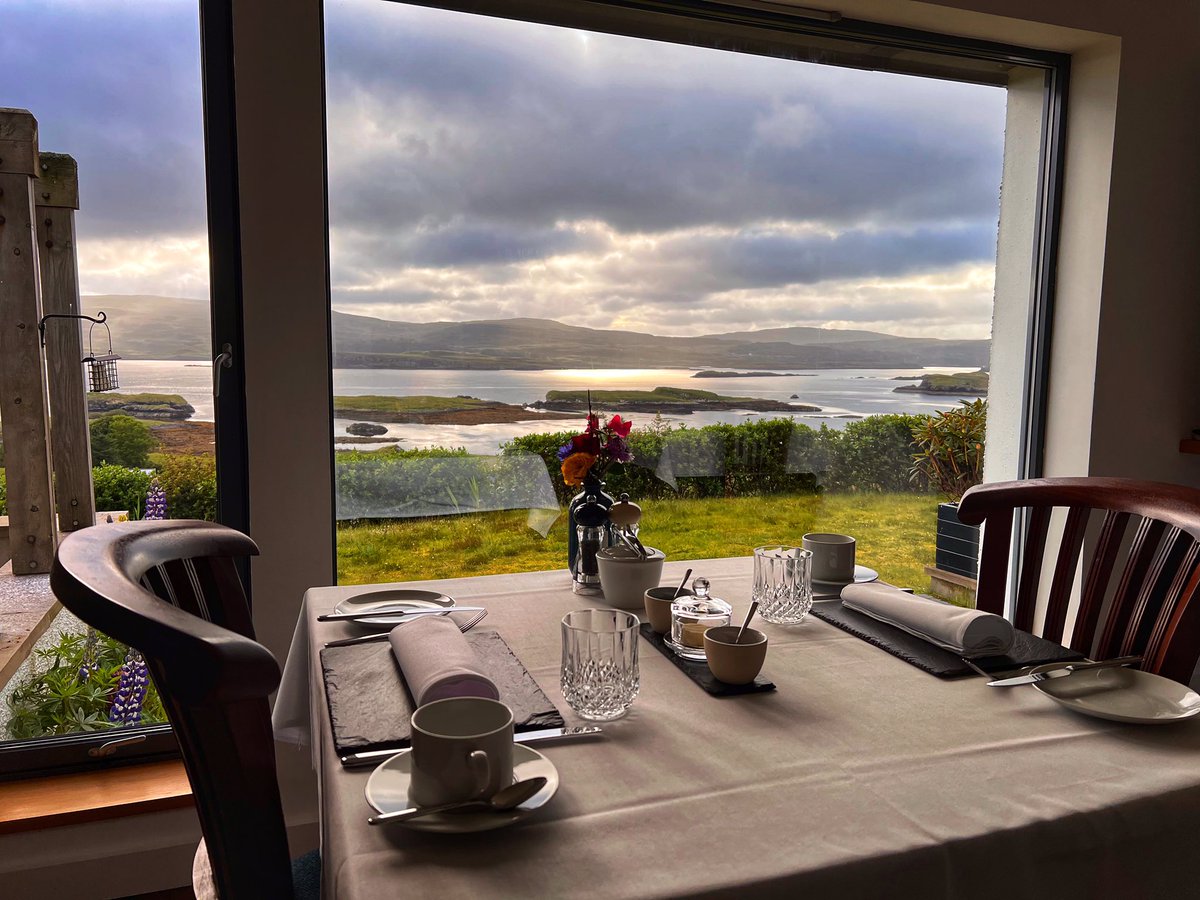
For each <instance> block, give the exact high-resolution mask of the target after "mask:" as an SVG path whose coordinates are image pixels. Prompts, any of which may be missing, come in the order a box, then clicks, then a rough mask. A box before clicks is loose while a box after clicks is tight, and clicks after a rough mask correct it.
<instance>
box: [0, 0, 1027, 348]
mask: <svg viewBox="0 0 1200 900" xmlns="http://www.w3.org/2000/svg"><path fill="white" fill-rule="evenodd" d="M326 29H327V34H326V50H327V82H328V97H327V100H328V146H329V162H330V171H329V196H330V203H331V209H330V221H331V232H330V244H331V254H332V260H333V272H332V283H333V298H334V303H335V305H336V306H337V307H338V308H339V309H345V310H347V311H352V312H358V313H363V314H367V315H385V316H388V317H391V318H397V319H408V320H436V319H463V318H484V317H504V316H540V317H550V318H560V319H564V320H569V321H572V322H577V323H581V324H589V325H593V326H596V327H609V326H616V327H622V326H628V327H635V326H636V327H638V328H642V329H646V330H658V331H664V332H676V333H680V334H694V333H700V332H702V331H703V330H705V329H713V328H717V329H725V330H731V329H733V328H747V327H755V326H763V327H766V326H770V325H786V324H818V325H819V324H835V323H842V324H846V323H849V324H851V325H854V326H855V327H861V326H863V325H869V326H870V327H875V328H879V329H880V330H885V331H895V332H898V333H929V334H936V333H938V329H942V330H943V331H944V333H946V334H948V335H949V334H965V333H967V332H970V336H982V335H986V333H987V330H988V326H989V319H990V293H989V291H990V287H989V286H988V285H990V279H991V275H990V267H991V265H992V260H993V259H994V251H995V233H996V221H997V214H998V191H999V178H1000V170H1001V160H1002V151H1003V125H1004V104H1005V95H1004V92H1003V91H1002V90H999V89H996V88H991V87H981V86H975V85H964V84H957V83H953V82H947V81H938V80H934V79H924V78H915V77H910V76H898V75H890V74H886V73H879V72H865V71H859V70H851V69H843V68H836V67H832V66H820V65H814V64H808V63H799V62H795V61H792V60H784V59H775V58H766V57H759V56H754V55H750V54H741V53H729V52H724V51H718V50H712V49H707V48H702V47H691V46H682V45H675V44H669V43H664V42H659V41H643V40H636V39H631V38H626V37H620V36H613V35H604V34H588V33H585V32H580V31H573V30H569V29H561V28H554V27H550V26H540V25H531V24H528V23H521V22H514V21H509V20H504V19H497V18H490V17H486V16H471V15H467V14H462V13H452V12H445V11H439V10H432V9H426V8H422V7H417V6H412V5H407V4H402V3H385V2H381V0H337V2H330V3H328V4H327V5H326ZM51 45H53V46H55V47H60V48H63V52H62V53H59V54H54V55H50V54H47V53H45V52H44V48H46V47H47V46H51ZM0 83H3V84H4V85H5V86H6V95H5V102H6V103H9V104H13V105H18V106H25V107H28V108H29V109H31V110H32V111H33V112H34V113H35V115H36V116H37V117H38V120H39V124H40V127H41V137H42V146H43V147H44V148H45V149H48V150H58V151H62V152H68V153H71V154H73V155H74V156H76V158H77V159H78V160H79V164H80V172H81V193H82V205H83V208H82V209H81V211H80V214H79V229H80V268H81V282H82V284H83V286H84V289H85V290H87V291H99V292H115V293H135V292H137V293H160V294H166V295H171V296H181V295H189V294H190V295H192V296H204V295H205V293H206V291H207V258H206V253H207V249H206V238H205V227H206V219H205V198H204V182H203V177H202V175H203V167H204V161H203V145H202V124H203V122H202V112H201V90H200V79H199V38H198V26H197V21H196V9H195V5H194V2H192V0H161V2H157V3H154V4H150V5H149V6H146V5H141V6H137V7H132V6H129V5H128V4H127V3H124V2H120V0H96V2H86V3H85V2H82V0H55V2H48V3H43V2H23V0H9V2H8V3H6V4H5V10H4V27H3V29H0Z"/></svg>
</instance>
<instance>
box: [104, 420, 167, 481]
mask: <svg viewBox="0 0 1200 900" xmlns="http://www.w3.org/2000/svg"><path fill="white" fill-rule="evenodd" d="M89 427H90V430H91V434H92V465H93V466H98V465H100V464H101V463H106V462H107V463H111V464H112V465H114V466H130V467H132V468H143V467H145V466H147V465H149V461H150V451H151V450H153V449H154V448H155V447H156V446H157V445H158V441H156V440H155V439H154V435H152V434H151V433H150V426H149V425H147V424H146V423H145V422H139V421H138V420H137V419H135V418H133V416H127V415H124V414H123V413H111V414H109V415H106V416H100V417H99V418H96V419H92V421H91V423H90V426H89Z"/></svg>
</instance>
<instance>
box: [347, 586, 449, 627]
mask: <svg viewBox="0 0 1200 900" xmlns="http://www.w3.org/2000/svg"><path fill="white" fill-rule="evenodd" d="M379 606H384V607H396V606H400V607H407V608H410V609H436V608H438V607H443V608H446V609H450V608H452V607H453V606H454V598H453V597H447V596H446V595H445V594H439V593H438V592H437V591H414V590H409V589H407V588H393V589H391V590H384V591H368V592H367V593H365V594H355V595H354V596H353V597H347V598H346V599H345V600H343V601H342V602H341V603H339V604H338V605H337V606H335V607H334V610H333V611H334V612H338V613H363V612H370V611H371V610H372V609H375V608H376V607H379ZM401 620H402V617H401V616H394V615H393V616H387V615H381V616H379V618H371V619H360V620H358V621H357V622H350V623H349V624H351V625H368V626H370V627H372V628H375V627H378V626H380V625H399V624H400V622H401Z"/></svg>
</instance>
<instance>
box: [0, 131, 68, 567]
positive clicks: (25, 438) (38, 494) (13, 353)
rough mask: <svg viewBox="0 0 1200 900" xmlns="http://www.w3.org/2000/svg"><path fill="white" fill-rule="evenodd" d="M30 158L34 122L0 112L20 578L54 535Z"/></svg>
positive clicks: (9, 422) (8, 423) (12, 487)
mask: <svg viewBox="0 0 1200 900" xmlns="http://www.w3.org/2000/svg"><path fill="white" fill-rule="evenodd" d="M37 158H38V149H37V120H36V119H34V117H33V116H32V115H30V114H29V112H28V111H26V110H23V109H0V424H2V425H3V428H4V460H5V465H6V467H7V472H6V476H7V481H8V488H7V490H8V524H9V529H8V533H9V545H10V547H11V548H12V569H13V572H14V573H18V572H19V573H20V574H22V575H29V574H35V573H39V572H49V571H50V563H51V562H52V561H53V560H54V537H55V534H54V498H53V493H52V489H51V483H50V446H49V444H50V442H49V441H48V440H47V435H48V434H49V429H48V428H47V425H48V420H47V417H46V407H47V396H46V375H45V368H44V367H43V365H42V348H41V346H40V341H39V339H38V321H39V319H40V318H41V298H40V296H39V292H40V284H39V273H38V258H37V242H36V239H35V235H34V228H33V223H34V218H33V186H34V183H35V182H34V179H35V178H36V176H37Z"/></svg>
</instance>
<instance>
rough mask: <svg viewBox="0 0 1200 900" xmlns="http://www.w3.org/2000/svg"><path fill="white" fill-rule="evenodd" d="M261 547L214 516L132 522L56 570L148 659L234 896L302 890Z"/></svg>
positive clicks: (78, 606)
mask: <svg viewBox="0 0 1200 900" xmlns="http://www.w3.org/2000/svg"><path fill="white" fill-rule="evenodd" d="M257 552H258V548H257V547H256V546H255V545H254V542H253V541H251V540H250V539H249V538H248V537H246V536H245V535H243V534H239V533H238V532H236V531H234V530H232V529H230V528H225V527H223V526H221V525H215V524H213V523H210V522H196V521H187V520H168V521H152V520H151V521H141V522H125V523H120V524H114V525H105V526H99V527H96V528H85V529H82V530H80V531H76V532H72V533H71V534H69V535H67V537H66V538H64V540H63V541H62V543H61V544H60V546H59V549H58V554H57V556H56V557H55V562H54V567H53V570H52V572H51V576H50V584H51V587H52V588H53V590H54V593H55V596H57V597H58V599H59V600H60V601H61V602H62V604H63V606H65V607H66V608H67V609H69V610H70V611H71V612H73V613H74V614H75V615H76V616H78V617H79V618H80V619H82V620H83V621H85V622H87V623H88V624H89V625H92V626H94V627H95V628H97V629H99V630H100V631H102V632H104V633H105V634H108V635H110V636H111V637H113V638H115V639H117V640H119V641H122V642H123V643H126V644H128V645H130V646H131V647H136V648H137V649H138V650H139V651H141V653H142V656H143V657H144V658H145V660H146V668H147V670H148V671H149V673H150V677H151V678H152V679H153V681H154V684H155V687H156V688H157V689H158V692H159V694H160V696H161V697H162V701H163V707H164V708H165V709H166V712H167V718H168V719H169V720H170V723H171V727H172V729H173V731H174V733H175V736H176V738H177V739H178V741H179V746H180V750H181V752H182V755H183V761H184V766H185V768H186V769H187V773H188V779H189V781H190V782H191V787H192V795H193V798H194V800H195V803H196V812H197V814H198V816H199V819H200V827H201V830H202V831H203V833H204V840H205V845H206V848H207V850H208V857H209V863H210V867H211V869H212V875H213V880H214V882H215V884H216V888H217V892H218V895H219V896H220V897H221V898H222V900H242V898H247V900H249V898H254V900H258V898H263V897H289V896H291V895H292V889H293V885H292V875H291V866H290V862H289V858H288V845H287V832H286V829H285V826H284V820H283V807H282V804H281V802H280V797H279V785H278V781H277V779H276V769H275V745H274V737H273V734H272V731H271V721H270V708H269V706H268V699H267V698H268V697H269V696H270V694H271V693H272V692H273V691H274V690H275V689H276V688H277V687H278V686H279V678H280V672H279V664H278V663H277V662H276V661H275V659H274V657H272V656H271V654H270V652H268V651H267V649H266V648H265V647H263V646H262V645H261V644H258V643H257V642H256V641H255V640H254V628H253V625H252V622H251V618H250V610H249V606H248V605H247V603H246V595H245V592H244V590H243V589H242V585H241V582H240V580H239V579H238V576H237V570H236V568H235V565H234V558H236V557H244V556H250V555H253V554H256V553H257Z"/></svg>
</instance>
